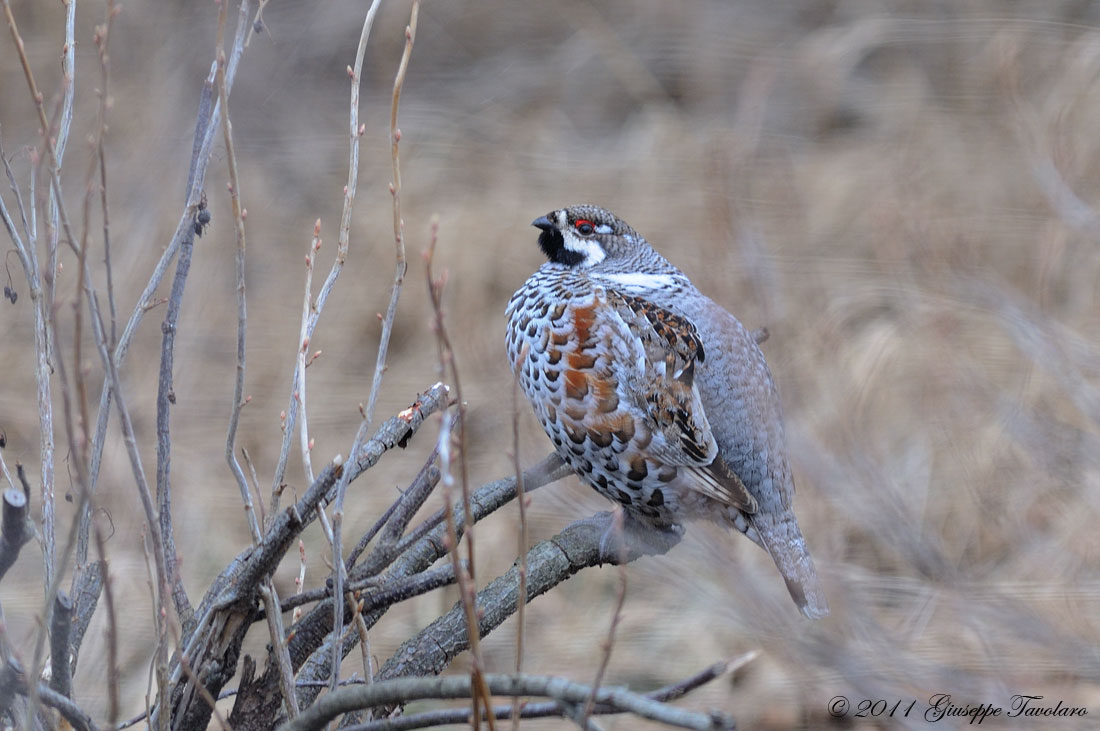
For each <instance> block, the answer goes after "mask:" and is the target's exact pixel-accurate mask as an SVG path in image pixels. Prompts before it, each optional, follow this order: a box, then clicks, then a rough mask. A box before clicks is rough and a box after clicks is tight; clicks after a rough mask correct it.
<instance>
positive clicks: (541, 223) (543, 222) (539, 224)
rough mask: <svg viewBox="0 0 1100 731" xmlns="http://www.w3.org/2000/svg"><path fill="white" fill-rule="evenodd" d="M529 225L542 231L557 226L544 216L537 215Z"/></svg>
mask: <svg viewBox="0 0 1100 731" xmlns="http://www.w3.org/2000/svg"><path fill="white" fill-rule="evenodd" d="M531 225H532V226H534V227H535V228H538V229H542V230H543V231H553V230H554V229H555V228H557V227H556V226H555V225H554V224H553V223H552V222H551V221H550V219H549V218H547V217H546V216H539V217H538V218H536V219H535V220H534V221H531Z"/></svg>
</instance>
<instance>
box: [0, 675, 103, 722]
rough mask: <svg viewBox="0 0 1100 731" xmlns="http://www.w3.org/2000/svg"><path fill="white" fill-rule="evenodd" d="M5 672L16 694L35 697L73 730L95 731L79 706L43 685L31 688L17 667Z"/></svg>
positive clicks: (38, 684) (89, 718)
mask: <svg viewBox="0 0 1100 731" xmlns="http://www.w3.org/2000/svg"><path fill="white" fill-rule="evenodd" d="M10 664H11V663H10V661H9V663H8V665H9V666H10ZM5 671H6V673H5V674H7V675H8V676H9V677H10V678H11V679H12V683H11V685H12V687H13V689H14V691H15V692H16V693H18V694H20V695H25V696H28V697H31V696H33V697H37V698H38V700H40V701H42V703H44V704H45V705H47V706H49V707H50V708H56V709H57V710H58V711H59V712H60V713H61V715H62V716H63V717H64V718H65V720H66V721H68V722H69V723H71V724H72V725H73V728H76V729H78V731H97V727H96V725H95V723H94V722H93V721H92V719H91V717H90V716H89V715H88V714H87V713H85V712H84V711H83V710H81V708H80V706H78V705H76V704H75V703H73V702H72V701H71V700H69V699H68V698H66V697H65V696H63V695H61V694H60V693H58V692H57V691H55V690H54V689H53V688H51V687H49V686H48V685H46V684H45V683H37V684H35V685H34V686H33V687H31V686H28V684H27V680H26V677H24V675H23V673H22V672H21V670H20V669H19V668H18V667H16V668H10V667H9V668H5Z"/></svg>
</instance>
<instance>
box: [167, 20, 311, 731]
mask: <svg viewBox="0 0 1100 731" xmlns="http://www.w3.org/2000/svg"><path fill="white" fill-rule="evenodd" d="M226 5H227V3H225V2H223V3H222V6H221V15H220V16H219V20H218V25H219V27H218V72H217V86H218V102H219V103H220V104H221V108H222V133H223V137H224V138H225V152H226V160H227V163H228V169H229V199H230V203H231V207H232V210H233V224H234V230H235V232H236V239H237V255H236V257H235V259H234V260H235V271H236V279H237V375H236V379H235V381H234V387H233V403H232V405H231V408H230V417H229V427H228V429H227V432H226V438H225V459H226V462H227V463H228V464H229V469H230V471H231V472H232V473H233V477H234V478H235V479H236V481H237V486H238V487H239V488H240V491H241V501H242V503H243V504H244V510H245V516H246V518H247V520H248V527H249V530H250V531H251V532H252V545H253V546H259V545H260V542H261V541H262V540H263V535H262V533H261V528H260V521H259V519H258V518H257V517H256V511H255V509H254V508H253V506H252V496H251V493H250V491H249V488H248V480H247V478H246V477H245V474H244V470H243V469H241V465H240V462H238V461H237V455H236V450H235V449H234V446H235V443H236V439H237V426H238V424H239V423H240V417H241V409H243V408H244V405H245V403H246V400H245V398H244V379H245V364H246V358H245V356H246V347H245V346H246V336H247V332H248V307H247V295H246V290H245V278H244V267H245V250H246V239H245V232H244V210H243V209H242V208H241V199H240V178H239V176H238V175H237V153H236V149H235V148H234V145H233V123H232V122H231V121H230V119H229V92H228V89H226V84H225V64H226V60H225V53H224V52H222V50H221V49H222V33H223V31H224V27H225V12H226ZM181 260H182V257H181ZM304 422H305V420H304V419H303V423H304ZM259 591H260V597H261V598H262V600H263V604H264V607H266V608H267V626H268V633H269V635H270V637H271V652H272V654H273V655H274V656H275V658H276V667H277V668H278V670H279V677H280V681H281V684H282V688H283V704H284V707H285V708H286V713H287V717H288V718H295V717H296V716H297V715H298V704H297V701H296V699H295V697H294V675H293V671H292V670H291V668H290V657H289V656H288V655H287V651H286V641H285V639H284V638H285V637H286V632H285V630H284V629H283V615H282V613H281V612H279V611H278V607H279V594H278V592H277V590H276V589H275V584H274V582H273V581H272V580H271V579H270V578H267V579H266V580H264V582H263V583H262V584H261V585H260V587H259ZM215 713H216V711H215ZM222 723H223V725H224V721H223V722H222Z"/></svg>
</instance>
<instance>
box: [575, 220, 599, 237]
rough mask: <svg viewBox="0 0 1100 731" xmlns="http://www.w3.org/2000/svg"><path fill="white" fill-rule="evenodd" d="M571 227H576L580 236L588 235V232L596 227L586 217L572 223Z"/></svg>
mask: <svg viewBox="0 0 1100 731" xmlns="http://www.w3.org/2000/svg"><path fill="white" fill-rule="evenodd" d="M573 228H575V229H577V233H579V234H581V235H582V236H588V235H589V234H590V233H592V232H593V231H595V230H596V227H595V226H593V225H592V222H591V221H589V220H588V219H587V218H581V219H579V220H578V221H577V222H576V223H574V224H573Z"/></svg>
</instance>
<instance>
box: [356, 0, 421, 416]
mask: <svg viewBox="0 0 1100 731" xmlns="http://www.w3.org/2000/svg"><path fill="white" fill-rule="evenodd" d="M419 14H420V0H413V4H412V10H411V11H410V12H409V24H408V25H407V26H405V50H404V51H403V52H402V54H401V63H400V64H398V67H397V75H396V76H394V79H393V99H392V101H391V103H390V162H391V165H392V167H393V181H392V182H391V183H390V196H391V197H392V198H393V250H394V268H393V286H392V288H391V289H390V303H389V305H387V306H386V316H385V317H384V318H382V336H381V337H380V338H379V341H378V355H377V356H376V358H375V361H374V377H373V378H372V379H371V387H370V396H369V398H368V399H367V414H366V421H367V422H368V423H369V422H370V421H371V419H372V418H373V417H374V405H375V403H376V402H377V400H378V392H379V391H380V390H381V389H380V386H381V385H382V374H383V373H384V372H385V370H386V354H387V352H388V351H389V345H390V335H391V334H392V333H393V320H394V316H395V315H396V314H397V300H398V298H399V297H400V296H401V285H402V284H403V283H404V281H405V272H406V271H407V270H408V263H407V262H406V261H405V221H404V220H403V219H402V218H401V158H400V155H398V147H399V143H400V142H401V130H400V129H398V127H397V109H398V106H399V104H400V102H401V90H402V89H403V88H404V86H405V73H406V72H407V71H408V68H409V59H410V58H411V57H412V49H413V43H415V42H416V19H417V16H418V15H419Z"/></svg>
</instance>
